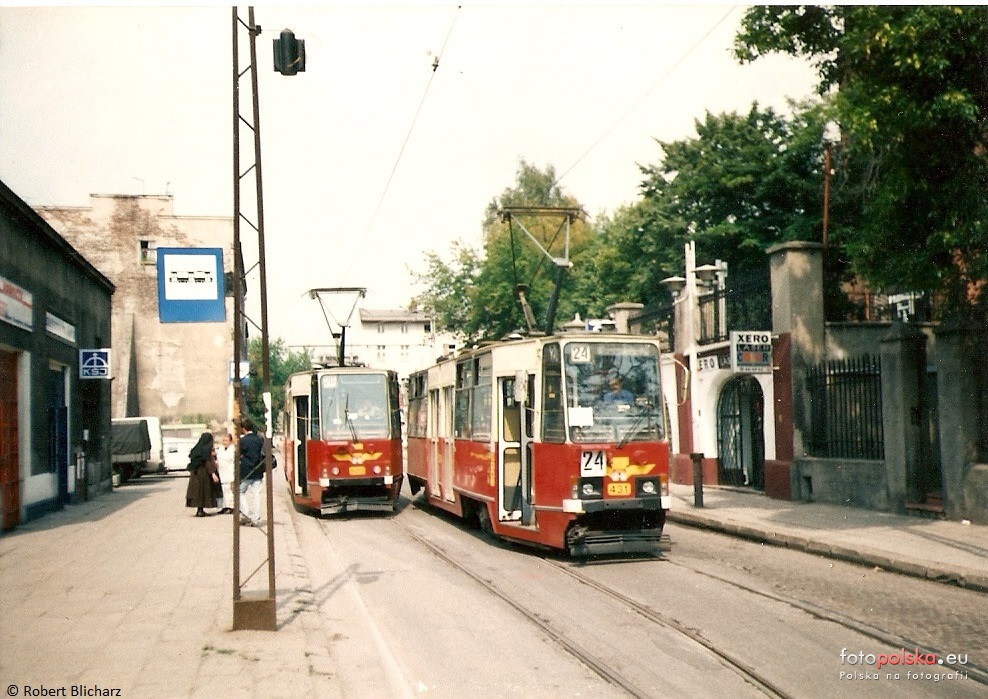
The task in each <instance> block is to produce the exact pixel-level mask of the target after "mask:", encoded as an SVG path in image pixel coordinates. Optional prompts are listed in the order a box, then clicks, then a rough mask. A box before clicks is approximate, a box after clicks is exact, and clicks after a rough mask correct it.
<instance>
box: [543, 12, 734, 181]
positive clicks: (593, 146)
mask: <svg viewBox="0 0 988 699" xmlns="http://www.w3.org/2000/svg"><path fill="white" fill-rule="evenodd" d="M737 9H738V6H737V5H731V6H730V7H729V8H728V10H727V12H725V13H724V14H723V16H721V18H720V19H718V20H717V21H716V22H715V23H714V24H713V26H711V27H710V29H708V30H707V31H706V32H705V33H704V34H703V36H701V37H700V38H699V39H697V41H696V43H694V44H693V46H691V47H690V48H689V50H688V51H687V52H686V53H684V54H683V55H682V56H681V57H680V58H679V60H678V61H676V62H675V63H673V64H672V65H671V66H670V67H669V68H668V69H667V70H666V71H665V72H664V73H663V74H662V75H661V76H659V79H658V80H656V81H655V83H654V84H653V85H652V86H651V87H650V88H648V90H646V91H645V94H643V95H642V96H641V97H640V98H639V99H638V101H637V102H635V103H634V104H633V105H631V107H630V108H629V109H628V110H627V111H626V112H625V113H624V114H622V115H621V116H620V117H619V118H618V120H617V121H615V122H614V124H613V125H612V126H611V127H610V128H609V129H607V130H606V131H605V132H604V133H603V134H601V136H600V138H598V139H597V140H596V141H594V142H593V143H592V144H591V145H590V147H589V148H587V149H586V151H584V152H583V154H582V155H581V156H580V157H579V158H577V159H576V161H575V162H574V163H573V164H572V165H570V166H569V167H568V168H566V170H565V171H563V173H562V174H561V175H559V176H558V177H556V179H555V180H554V181H553V182H552V186H555V185H557V184H559V182H560V181H561V180H562V179H563V178H564V177H566V175H568V174H569V173H570V172H572V171H573V170H574V169H576V166H577V165H579V164H580V163H581V162H583V160H584V158H586V157H587V156H588V155H590V153H591V152H593V150H594V149H596V148H597V146H599V145H600V144H601V143H602V142H603V141H604V139H606V138H607V137H608V136H610V135H611V134H612V133H613V132H614V131H615V130H616V129H617V127H618V126H620V125H621V124H622V123H623V122H624V120H625V119H627V118H628V117H629V116H631V114H632V113H633V112H634V111H635V110H636V109H638V107H640V106H641V104H642V102H644V101H645V100H647V99H648V98H649V97H650V96H651V94H652V93H653V92H655V90H656V89H658V87H659V85H661V84H662V83H663V82H665V81H666V80H667V79H668V78H669V76H670V75H672V74H673V73H674V72H675V70H676V69H677V68H679V66H681V65H682V64H683V63H684V62H685V61H686V59H687V58H689V57H690V55H692V54H693V52H694V51H696V50H697V49H698V48H700V45H701V44H703V42H704V41H706V40H707V37H709V36H710V35H711V34H713V32H714V30H715V29H717V27H719V26H720V25H721V24H723V23H724V20H726V19H727V18H728V17H729V16H730V15H731V14H732V13H733V12H734V11H735V10H737Z"/></svg>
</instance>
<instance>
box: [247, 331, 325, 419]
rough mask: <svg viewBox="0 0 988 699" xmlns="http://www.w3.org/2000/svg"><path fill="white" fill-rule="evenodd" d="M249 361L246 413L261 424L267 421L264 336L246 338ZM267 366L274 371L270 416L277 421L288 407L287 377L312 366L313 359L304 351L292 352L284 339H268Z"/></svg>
mask: <svg viewBox="0 0 988 699" xmlns="http://www.w3.org/2000/svg"><path fill="white" fill-rule="evenodd" d="M247 360H248V361H249V362H250V377H249V378H250V382H249V383H248V385H247V387H246V390H245V391H244V404H245V408H246V411H247V414H248V415H249V416H250V418H251V419H252V420H253V421H254V422H255V423H256V424H257V425H258V426H259V427H260V426H262V425H264V424H265V419H264V412H265V410H264V398H263V397H262V391H263V387H262V386H261V371H262V369H261V367H262V366H263V364H262V362H263V352H262V343H261V338H259V337H255V338H251V339H250V340H248V341H247ZM268 368H269V369H270V372H271V415H272V419H273V420H274V421H275V424H276V425H277V424H278V419H279V416H280V415H281V414H282V413H283V412H284V409H285V384H286V383H287V382H288V377H289V376H291V375H292V374H294V373H296V372H299V371H307V370H309V369H311V368H312V361H311V360H310V358H309V355H308V353H307V352H305V351H304V350H295V351H292V350H291V349H290V348H289V347H288V346H287V345H286V344H285V341H284V340H282V339H281V338H275V339H274V340H269V341H268Z"/></svg>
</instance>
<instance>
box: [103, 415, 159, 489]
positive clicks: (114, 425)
mask: <svg viewBox="0 0 988 699" xmlns="http://www.w3.org/2000/svg"><path fill="white" fill-rule="evenodd" d="M110 452H111V455H110V461H111V463H112V464H113V475H114V482H116V483H126V482H127V481H129V480H130V479H131V478H136V477H138V476H140V475H141V474H142V473H143V472H144V471H145V469H147V467H148V462H149V461H150V460H151V436H150V433H149V431H148V421H147V420H146V419H145V418H119V419H115V420H112V421H111V424H110Z"/></svg>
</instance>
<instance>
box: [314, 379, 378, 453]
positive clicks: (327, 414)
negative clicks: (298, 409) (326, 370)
mask: <svg viewBox="0 0 988 699" xmlns="http://www.w3.org/2000/svg"><path fill="white" fill-rule="evenodd" d="M319 416H320V418H321V419H320V421H319V423H320V424H319V426H320V434H319V436H320V438H321V439H327V440H333V439H353V440H355V441H356V440H361V439H382V438H386V437H388V436H389V434H388V428H389V424H390V420H389V416H388V382H387V377H386V376H385V375H384V374H323V375H322V376H320V378H319Z"/></svg>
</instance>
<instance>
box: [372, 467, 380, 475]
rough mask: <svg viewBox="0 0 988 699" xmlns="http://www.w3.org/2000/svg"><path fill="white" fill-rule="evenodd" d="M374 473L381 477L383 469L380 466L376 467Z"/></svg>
mask: <svg viewBox="0 0 988 699" xmlns="http://www.w3.org/2000/svg"><path fill="white" fill-rule="evenodd" d="M374 473H375V474H376V475H378V476H380V475H381V467H380V466H375V467H374Z"/></svg>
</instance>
